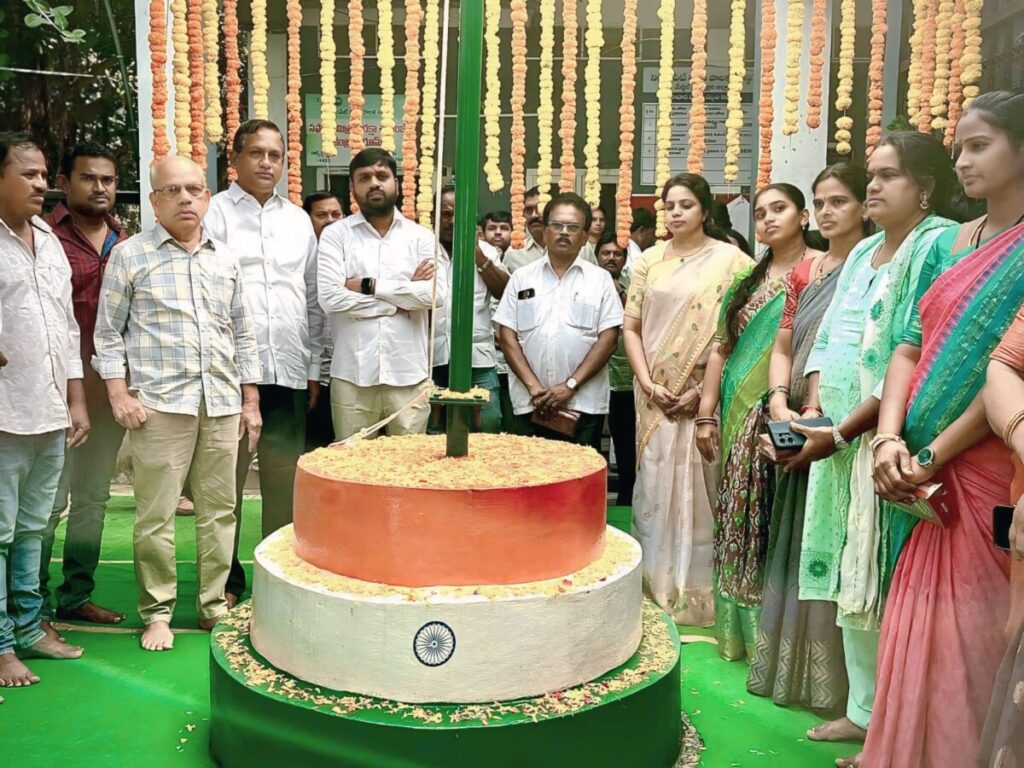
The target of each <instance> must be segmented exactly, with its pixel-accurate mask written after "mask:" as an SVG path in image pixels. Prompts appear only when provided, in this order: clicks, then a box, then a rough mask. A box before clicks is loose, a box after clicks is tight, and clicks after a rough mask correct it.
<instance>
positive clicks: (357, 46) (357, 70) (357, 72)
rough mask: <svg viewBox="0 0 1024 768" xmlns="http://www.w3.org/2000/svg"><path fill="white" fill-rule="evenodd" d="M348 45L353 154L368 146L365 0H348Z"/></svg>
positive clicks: (351, 145) (350, 144) (350, 133)
mask: <svg viewBox="0 0 1024 768" xmlns="http://www.w3.org/2000/svg"><path fill="white" fill-rule="evenodd" d="M348 45H349V51H350V53H351V58H350V59H349V62H350V70H349V72H350V74H349V81H348V108H349V113H348V146H349V149H351V150H352V154H353V155H354V154H356V153H357V152H361V151H362V150H363V148H364V147H366V141H365V139H364V134H363V107H364V106H366V97H365V96H363V69H364V67H365V66H366V62H365V60H364V57H365V56H366V46H364V45H363V0H348Z"/></svg>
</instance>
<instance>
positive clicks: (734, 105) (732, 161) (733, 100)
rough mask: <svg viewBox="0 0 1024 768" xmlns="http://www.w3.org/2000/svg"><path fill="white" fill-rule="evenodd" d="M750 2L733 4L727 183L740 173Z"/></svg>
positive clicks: (730, 38)
mask: <svg viewBox="0 0 1024 768" xmlns="http://www.w3.org/2000/svg"><path fill="white" fill-rule="evenodd" d="M746 10H747V3H746V0H732V21H731V23H730V25H729V89H728V109H729V113H728V117H727V118H726V120H725V170H724V172H723V174H722V177H723V179H724V180H725V181H726V182H733V181H736V177H737V176H738V175H739V172H740V166H739V162H740V131H741V130H742V129H743V78H744V77H746V74H747V67H746V62H745V61H744V55H745V50H746V25H745V17H746Z"/></svg>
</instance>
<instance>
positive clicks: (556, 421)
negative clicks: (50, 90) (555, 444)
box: [530, 408, 580, 438]
mask: <svg viewBox="0 0 1024 768" xmlns="http://www.w3.org/2000/svg"><path fill="white" fill-rule="evenodd" d="M530 421H532V422H533V423H534V424H536V425H537V426H538V427H544V428H545V429H550V430H551V431H552V432H557V433H558V434H560V435H565V436H566V437H570V438H574V437H576V428H577V427H578V426H579V421H580V412H579V411H574V410H572V409H571V408H550V409H548V410H545V411H541V410H539V409H537V408H534V409H533V412H532V413H531V414H530Z"/></svg>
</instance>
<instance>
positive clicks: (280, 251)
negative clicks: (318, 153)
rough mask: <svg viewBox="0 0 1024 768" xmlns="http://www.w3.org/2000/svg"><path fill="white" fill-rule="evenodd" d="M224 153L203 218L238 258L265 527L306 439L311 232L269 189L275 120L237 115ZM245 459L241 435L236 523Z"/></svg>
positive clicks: (312, 375) (278, 519) (315, 342)
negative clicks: (249, 333)
mask: <svg viewBox="0 0 1024 768" xmlns="http://www.w3.org/2000/svg"><path fill="white" fill-rule="evenodd" d="M231 161H232V164H233V165H234V167H235V170H236V171H237V172H238V180H237V181H235V182H233V183H232V184H231V186H230V187H228V189H227V190H225V191H224V192H220V193H218V194H216V195H214V197H213V199H212V200H211V201H210V209H209V211H208V213H207V214H206V217H205V218H204V219H203V228H204V230H205V231H206V233H207V234H208V235H209V236H210V237H213V238H215V239H217V240H220V241H221V242H223V243H226V244H227V245H228V247H229V248H230V249H231V250H232V251H233V252H234V253H236V254H237V255H238V258H239V259H240V260H241V262H242V280H243V281H244V284H245V296H246V300H247V301H248V302H249V309H250V310H251V312H252V318H253V323H254V325H255V330H256V343H257V346H258V347H259V352H260V363H261V365H262V368H263V378H262V380H261V381H260V382H259V392H260V413H261V415H262V417H263V431H262V433H261V435H260V441H259V445H258V447H257V451H258V453H259V457H260V469H259V475H260V493H261V494H262V496H263V526H262V527H263V530H262V534H263V536H269V535H270V534H271V533H273V532H274V531H276V530H277V529H278V528H280V527H282V526H284V525H288V524H289V523H290V522H291V521H292V493H293V486H294V484H295V464H296V462H297V461H298V459H299V456H301V455H302V453H303V451H305V448H306V409H307V406H308V407H310V408H315V407H316V403H317V400H318V398H319V396H320V358H321V355H322V354H323V324H324V318H323V313H322V312H321V311H320V306H319V304H318V302H317V297H316V235H315V234H313V225H312V224H311V223H310V221H309V217H308V216H307V215H306V213H305V211H303V210H302V208H300V207H299V206H297V205H295V204H294V203H292V202H290V201H289V200H287V199H286V198H284V197H282V196H281V195H279V194H278V193H277V191H276V190H275V186H276V185H277V183H278V181H280V179H281V174H282V172H283V170H284V139H283V138H282V136H281V132H280V130H279V129H278V127H277V126H276V125H274V124H273V123H272V122H269V121H267V120H248V121H246V122H244V123H242V125H241V126H239V128H238V131H237V132H236V133H235V138H234V142H233V145H232V153H231ZM307 390H308V392H307ZM251 461H252V453H251V452H250V451H249V450H248V445H246V444H245V443H241V444H240V445H239V450H238V464H237V467H236V480H237V482H236V491H237V499H236V503H235V514H236V515H237V516H238V521H239V523H241V519H242V492H243V489H244V487H245V478H246V475H247V474H248V471H249V465H250V463H251ZM238 530H241V525H239V526H238ZM237 549H238V545H237V536H236V544H235V550H236V557H235V558H234V562H233V563H232V567H231V578H230V579H229V581H228V589H227V592H228V594H229V595H230V597H229V598H228V604H229V605H231V606H233V605H234V604H235V602H236V601H237V600H238V598H240V597H241V596H242V593H243V592H244V591H245V572H244V571H243V570H242V567H241V565H240V564H239V563H238V557H237Z"/></svg>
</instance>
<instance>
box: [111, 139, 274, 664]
mask: <svg viewBox="0 0 1024 768" xmlns="http://www.w3.org/2000/svg"><path fill="white" fill-rule="evenodd" d="M150 175H151V180H152V186H153V192H152V193H151V194H150V196H149V202H150V204H151V205H152V206H153V210H154V212H155V214H156V220H157V224H156V226H154V227H153V228H152V229H151V230H150V231H148V232H143V233H141V234H138V235H136V236H135V237H132V238H130V239H128V240H127V241H125V242H124V243H123V244H121V245H119V246H117V247H116V248H115V249H114V251H113V253H112V254H111V256H110V261H109V263H108V264H107V268H106V271H105V273H104V275H103V288H102V291H101V294H100V304H99V312H98V315H97V318H96V335H95V341H96V356H95V358H94V359H93V367H95V368H96V370H97V371H98V372H99V375H100V376H101V377H102V378H103V379H104V381H105V382H106V387H107V395H108V397H109V398H110V406H111V410H112V411H113V413H114V418H115V419H116V420H117V422H118V423H119V424H120V425H121V426H123V427H124V428H125V429H127V430H129V435H130V438H129V440H130V445H131V455H132V464H133V466H134V469H135V500H136V512H135V541H134V543H135V577H136V581H137V582H138V587H139V604H138V610H139V614H140V616H141V617H142V620H143V622H144V623H145V625H146V629H145V631H144V632H143V633H142V639H141V645H142V647H143V648H144V649H146V650H149V651H164V650H170V648H171V647H172V646H173V644H174V636H173V634H172V633H171V629H170V622H171V617H172V615H173V612H174V605H175V600H176V598H177V576H176V571H175V557H174V511H175V508H176V507H177V506H178V497H179V494H180V492H181V488H182V484H183V483H184V482H185V478H186V476H188V474H189V469H190V468H191V470H192V475H191V486H192V495H193V498H194V501H195V511H196V516H195V520H196V544H197V547H198V552H199V562H198V566H197V568H198V575H199V594H198V597H197V608H198V613H199V626H200V628H201V629H207V630H208V629H211V628H212V627H213V625H214V624H215V623H216V622H217V620H218V619H219V618H220V617H221V616H223V615H224V614H225V613H226V612H227V603H226V601H225V598H224V588H225V584H226V583H227V578H228V569H229V568H230V565H231V550H232V543H233V541H234V534H235V514H234V506H235V460H236V457H237V454H238V445H239V439H240V438H241V437H242V436H243V435H247V436H248V444H249V446H250V450H251V449H252V448H253V447H254V446H255V444H256V441H257V440H258V438H259V433H260V427H261V425H262V422H261V420H260V411H259V394H258V391H257V388H256V383H257V382H258V381H259V380H260V376H261V368H260V359H259V353H258V350H257V347H256V339H255V335H254V333H253V323H252V317H251V315H250V314H249V310H248V308H247V306H246V303H245V301H244V298H243V296H242V280H241V266H240V264H239V260H238V257H237V256H236V255H235V254H233V253H232V252H231V251H230V250H229V249H228V248H227V246H225V245H224V244H223V243H222V242H219V241H217V240H214V239H213V238H211V237H210V236H209V235H207V234H206V233H205V232H204V231H203V227H202V223H201V222H202V219H203V216H204V214H205V213H206V209H207V207H208V206H209V203H210V191H209V190H208V189H207V188H206V183H205V182H204V180H203V172H202V170H201V169H200V168H199V166H198V165H196V164H195V163H194V162H192V161H191V160H189V159H186V158H181V157H171V158H167V159H165V160H163V161H161V162H160V163H157V164H155V165H154V166H153V168H152V171H151V174H150ZM129 382H131V383H130V384H129Z"/></svg>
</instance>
